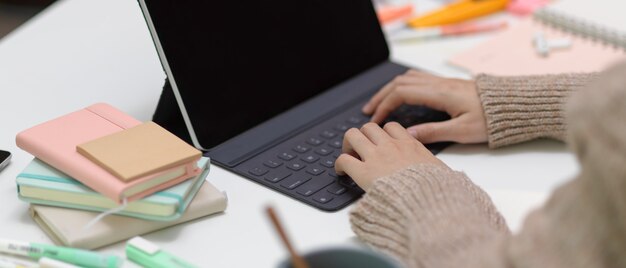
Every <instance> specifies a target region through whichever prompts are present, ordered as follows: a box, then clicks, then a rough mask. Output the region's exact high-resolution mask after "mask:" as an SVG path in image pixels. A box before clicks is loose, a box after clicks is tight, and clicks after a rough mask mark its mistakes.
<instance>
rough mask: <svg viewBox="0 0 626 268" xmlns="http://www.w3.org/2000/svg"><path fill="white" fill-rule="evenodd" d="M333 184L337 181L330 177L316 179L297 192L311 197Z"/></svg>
mask: <svg viewBox="0 0 626 268" xmlns="http://www.w3.org/2000/svg"><path fill="white" fill-rule="evenodd" d="M333 182H335V179H334V178H331V177H328V176H322V177H314V178H312V179H311V180H310V181H308V182H307V183H305V184H304V185H302V186H300V187H299V188H298V191H296V192H297V193H299V194H301V195H304V196H310V195H312V194H314V193H316V192H317V191H319V190H321V189H323V188H324V187H326V185H329V184H331V183H333Z"/></svg>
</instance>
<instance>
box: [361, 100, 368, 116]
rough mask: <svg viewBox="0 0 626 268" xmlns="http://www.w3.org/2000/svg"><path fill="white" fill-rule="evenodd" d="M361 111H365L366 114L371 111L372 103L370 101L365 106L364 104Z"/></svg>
mask: <svg viewBox="0 0 626 268" xmlns="http://www.w3.org/2000/svg"><path fill="white" fill-rule="evenodd" d="M361 111H363V113H366V114H367V113H369V111H370V104H369V103H367V104H365V106H363V109H361Z"/></svg>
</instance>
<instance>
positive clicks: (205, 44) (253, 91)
mask: <svg viewBox="0 0 626 268" xmlns="http://www.w3.org/2000/svg"><path fill="white" fill-rule="evenodd" d="M142 4H143V5H144V15H146V10H147V11H148V13H149V16H146V18H147V20H149V21H148V24H149V25H150V24H152V25H151V27H152V29H151V30H152V31H153V32H152V33H153V34H154V33H156V34H157V36H158V41H159V43H158V44H157V48H158V47H159V46H160V49H161V51H160V54H163V55H160V56H161V61H162V63H164V58H163V57H165V59H166V61H167V63H168V64H167V65H166V64H163V65H164V68H165V69H166V71H167V69H168V68H169V71H170V73H171V75H172V77H173V79H172V77H170V82H172V80H173V81H174V82H175V84H176V88H177V89H178V92H179V93H180V96H181V97H182V100H183V103H184V105H185V108H186V112H187V115H188V116H189V119H190V121H191V124H192V125H193V128H194V130H195V134H196V137H197V138H198V140H199V142H200V145H201V146H202V147H203V148H207V149H209V148H212V147H214V146H215V145H218V144H220V143H222V142H224V141H225V140H227V139H229V138H231V137H234V136H236V135H237V134H239V133H241V132H243V131H245V130H247V129H250V128H252V127H254V126H255V125H257V124H260V123H262V122H263V121H265V120H267V119H269V118H271V117H273V116H275V115H277V114H279V113H281V112H283V111H285V110H287V109H289V108H291V107H293V106H295V105H297V104H298V103H301V102H303V101H305V100H307V99H309V98H311V97H313V96H315V95H317V94H319V93H321V92H323V91H325V90H327V89H328V88H330V87H332V86H333V85H336V84H338V83H340V82H342V81H344V80H346V79H348V78H350V77H352V76H354V75H356V74H358V73H360V72H362V71H364V70H366V69H368V68H370V67H372V66H375V65H376V64H378V63H381V62H383V61H385V60H387V58H388V50H387V46H386V43H385V39H384V36H383V34H382V32H381V30H380V26H379V24H378V21H377V19H376V15H375V13H374V10H373V7H372V4H371V2H370V0H341V1H329V0H297V1H293V0H274V1H258V0H255V1H251V0H243V1H189V0H142ZM146 7H147V9H146Z"/></svg>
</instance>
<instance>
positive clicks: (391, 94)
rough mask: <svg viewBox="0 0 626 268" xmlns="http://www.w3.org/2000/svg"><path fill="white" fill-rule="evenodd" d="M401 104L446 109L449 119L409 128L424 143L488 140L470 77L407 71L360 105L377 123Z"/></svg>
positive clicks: (484, 122)
mask: <svg viewBox="0 0 626 268" xmlns="http://www.w3.org/2000/svg"><path fill="white" fill-rule="evenodd" d="M402 104H410V105H424V106H427V107H429V108H432V109H435V110H439V111H444V112H447V113H448V114H449V115H450V117H451V119H450V120H446V121H443V122H433V123H423V124H419V125H415V126H411V127H409V128H408V129H407V130H408V131H409V133H411V135H412V136H413V137H415V138H417V139H418V140H419V141H421V142H423V143H432V142H440V141H454V142H459V143H482V142H486V141H487V123H486V121H485V115H484V113H483V109H482V105H481V103H480V99H479V97H478V94H477V92H476V85H475V83H474V81H471V80H460V79H451V78H442V77H437V76H434V75H430V74H425V73H421V72H418V71H415V70H410V71H408V72H406V73H405V74H403V75H400V76H398V77H396V78H395V79H394V80H392V81H391V82H390V83H388V84H387V85H385V86H384V87H383V88H382V89H381V90H380V91H378V93H376V95H374V97H372V98H371V99H370V101H369V102H368V103H367V104H366V105H365V106H364V107H363V112H364V113H365V114H373V115H372V122H374V123H380V122H382V121H383V119H385V118H386V117H387V116H388V115H389V113H391V112H392V111H393V110H395V109H396V108H398V107H399V106H400V105H402Z"/></svg>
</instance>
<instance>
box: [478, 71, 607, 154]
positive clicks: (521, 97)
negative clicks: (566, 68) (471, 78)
mask: <svg viewBox="0 0 626 268" xmlns="http://www.w3.org/2000/svg"><path fill="white" fill-rule="evenodd" d="M595 76H597V74H595V73H592V74H558V75H536V76H515V77H501V76H491V75H485V74H481V75H478V76H477V77H476V88H477V91H478V95H479V97H480V101H481V103H482V106H483V110H484V113H485V118H486V120H487V133H488V141H489V147H491V148H497V147H501V146H504V145H509V144H514V143H520V142H524V141H528V140H532V139H536V138H552V139H558V140H564V139H565V130H566V127H567V126H566V123H565V116H564V115H565V111H564V110H565V109H564V107H565V103H566V102H567V100H568V98H569V96H570V95H571V94H572V93H573V92H575V91H578V90H579V89H580V88H581V87H583V86H584V85H586V84H587V83H588V82H590V80H592V79H593V78H594V77H595Z"/></svg>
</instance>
